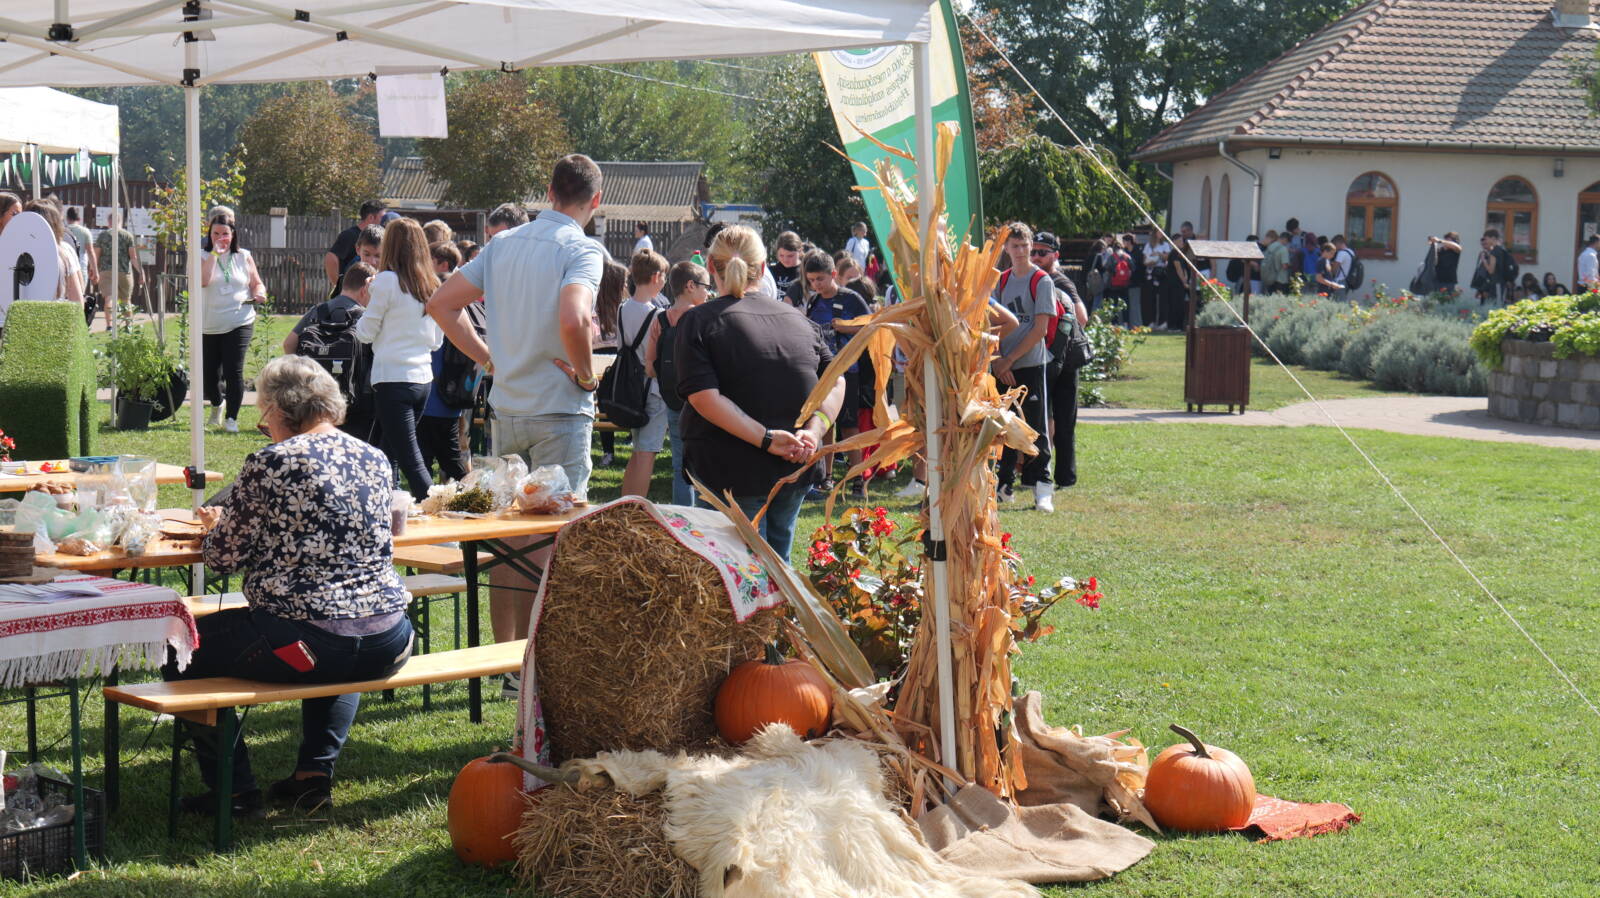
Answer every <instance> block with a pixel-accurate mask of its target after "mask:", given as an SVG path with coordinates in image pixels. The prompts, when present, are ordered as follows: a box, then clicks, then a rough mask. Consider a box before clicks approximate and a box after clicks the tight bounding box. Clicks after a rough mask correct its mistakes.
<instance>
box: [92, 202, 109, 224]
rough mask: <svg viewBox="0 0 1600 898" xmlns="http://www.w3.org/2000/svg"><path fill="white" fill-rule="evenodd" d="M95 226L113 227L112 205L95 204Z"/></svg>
mask: <svg viewBox="0 0 1600 898" xmlns="http://www.w3.org/2000/svg"><path fill="white" fill-rule="evenodd" d="M94 226H95V227H97V228H109V227H111V207H110V206H95V207H94Z"/></svg>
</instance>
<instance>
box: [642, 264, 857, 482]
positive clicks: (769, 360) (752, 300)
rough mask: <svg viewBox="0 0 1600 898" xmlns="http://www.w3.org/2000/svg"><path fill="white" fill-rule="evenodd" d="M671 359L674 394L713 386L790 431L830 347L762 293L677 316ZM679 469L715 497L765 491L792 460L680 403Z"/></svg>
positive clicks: (767, 423) (796, 313) (764, 421)
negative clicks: (674, 367) (675, 373)
mask: <svg viewBox="0 0 1600 898" xmlns="http://www.w3.org/2000/svg"><path fill="white" fill-rule="evenodd" d="M675 330H676V331H677V335H676V336H677V345H676V346H675V347H674V349H673V361H674V362H675V363H676V365H677V368H678V395H680V396H682V397H683V398H684V399H685V400H687V399H688V398H689V397H690V396H692V395H693V394H695V393H698V392H700V391H702V390H712V389H714V390H718V391H720V392H721V394H722V395H723V396H726V397H727V398H728V399H729V400H731V401H732V402H733V404H734V405H737V406H738V407H739V408H740V409H742V410H743V411H744V413H745V414H747V415H749V416H750V417H752V418H754V419H756V420H757V421H759V422H761V425H762V426H763V427H767V428H770V429H773V430H792V429H793V428H794V419H795V416H796V415H798V414H800V407H801V406H802V405H804V404H805V401H806V397H808V396H810V395H811V391H812V389H814V388H815V387H816V385H817V379H818V377H819V376H820V375H821V374H822V372H823V369H825V368H827V367H828V363H829V362H831V361H833V351H832V350H830V349H829V348H828V344H827V341H825V340H824V339H823V338H822V334H821V333H820V332H819V331H818V330H817V329H816V328H815V327H813V326H812V325H811V322H810V321H809V320H807V318H806V316H805V315H803V314H801V313H800V310H799V309H796V308H794V307H793V306H790V305H788V304H787V303H784V302H781V301H777V300H771V299H767V298H766V297H764V296H747V297H745V298H744V299H734V298H733V297H731V296H724V297H721V298H718V299H714V300H712V301H710V302H708V303H705V304H704V305H700V306H696V307H695V308H693V309H690V310H689V311H688V312H685V313H684V315H683V317H682V318H680V319H678V326H677V328H676V329H675ZM681 427H682V431H683V443H684V469H685V470H686V471H688V472H689V473H691V474H693V475H694V476H695V477H697V478H699V480H700V482H701V483H704V484H705V485H706V486H707V487H709V488H710V489H712V490H713V491H715V492H716V493H717V494H718V495H721V494H722V492H723V490H732V491H733V494H734V495H735V496H756V495H761V496H764V495H766V493H767V491H768V490H770V489H772V485H773V484H775V483H777V482H778V480H780V479H781V478H784V477H787V476H789V475H790V474H793V473H794V472H795V469H796V468H798V467H799V465H795V464H791V463H789V462H787V461H785V460H783V459H781V458H779V457H778V456H776V455H773V454H771V453H770V452H765V451H762V449H761V447H759V446H753V445H751V444H749V443H746V442H745V441H744V440H741V439H739V438H738V437H736V436H734V435H733V434H731V433H728V432H727V431H725V430H723V429H722V428H720V427H718V426H717V425H715V424H712V423H711V422H710V421H707V420H706V419H705V418H702V417H701V416H700V414H699V412H696V411H695V409H694V405H693V404H692V403H689V402H685V403H684V407H683V418H682V421H681Z"/></svg>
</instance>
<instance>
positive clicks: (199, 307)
mask: <svg viewBox="0 0 1600 898" xmlns="http://www.w3.org/2000/svg"><path fill="white" fill-rule="evenodd" d="M199 46H200V45H199V44H198V43H195V42H193V41H190V42H188V43H186V44H184V55H183V58H184V66H185V67H186V68H188V69H190V70H197V69H199V67H200V51H199ZM183 161H184V174H185V178H184V180H185V182H186V184H185V190H186V192H187V194H188V196H187V200H188V203H187V207H188V208H187V209H186V211H185V216H184V221H185V222H187V223H188V234H189V247H188V250H189V374H190V378H191V380H190V388H189V456H190V459H191V460H192V461H191V463H192V464H193V465H194V468H195V470H196V471H204V470H205V469H206V431H205V408H204V406H205V394H204V393H203V392H201V390H202V386H201V377H200V372H201V371H203V370H205V369H204V367H203V362H204V360H203V359H202V357H201V356H202V351H201V343H202V340H201V337H200V335H201V334H203V333H205V314H206V312H205V309H206V306H205V303H204V302H202V301H201V299H200V227H201V224H200V88H199V87H198V86H189V87H185V88H184V89H183ZM203 501H205V490H203V489H198V490H195V491H194V507H195V508H199V507H200V503H201V502H203ZM193 580H194V582H193V586H192V588H193V589H194V594H195V595H203V594H204V593H205V591H206V569H205V565H203V564H197V565H195V566H194V568H193ZM227 750H228V749H226V748H224V749H223V751H227ZM224 788H225V787H224Z"/></svg>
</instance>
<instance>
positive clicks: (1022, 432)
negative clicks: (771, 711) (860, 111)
mask: <svg viewBox="0 0 1600 898" xmlns="http://www.w3.org/2000/svg"><path fill="white" fill-rule="evenodd" d="M955 135H956V131H955V128H954V126H953V125H950V124H941V125H940V127H939V135H938V137H939V139H938V150H937V155H938V158H937V160H936V166H935V171H936V172H937V175H938V177H939V180H940V182H941V183H942V182H943V178H944V173H945V170H946V168H947V167H948V165H949V163H950V157H951V153H952V150H953V146H954V139H955ZM880 146H882V145H881V144H880ZM883 149H884V150H886V151H888V152H891V153H894V154H896V155H899V156H901V157H903V158H907V159H909V158H912V157H910V156H907V155H906V154H905V153H901V152H899V151H897V150H894V149H892V148H890V147H887V146H883ZM874 174H875V176H876V178H877V181H878V187H877V189H878V190H880V191H881V192H882V193H883V196H884V200H885V201H886V202H887V204H888V207H889V214H890V217H891V219H892V221H893V223H894V228H893V230H892V232H891V233H890V234H889V235H888V238H887V239H888V242H889V245H890V247H891V248H892V249H893V255H894V260H895V276H896V280H897V282H898V283H899V284H900V285H901V287H902V289H903V290H904V291H905V294H906V295H905V301H904V302H902V303H900V304H898V305H895V306H891V307H889V308H887V309H884V310H883V311H881V312H878V313H877V314H875V315H873V316H869V317H867V318H862V319H857V320H856V321H854V322H852V323H853V324H864V325H865V327H864V329H863V330H862V331H861V332H860V334H859V335H858V336H857V338H856V339H854V340H852V341H851V342H850V343H849V344H848V345H847V346H846V348H845V349H844V350H843V351H842V352H840V354H839V355H838V356H837V357H836V358H835V359H834V361H833V364H832V365H831V366H830V367H829V369H828V370H827V372H825V373H824V375H823V377H822V378H821V380H820V382H819V383H818V386H817V390H816V392H814V393H813V394H812V396H811V398H810V399H809V400H808V401H807V403H806V405H805V407H804V408H803V409H802V410H801V413H800V416H799V418H798V419H797V421H796V426H800V425H801V424H803V423H804V422H805V421H806V420H808V419H809V418H810V417H811V414H812V413H813V412H814V411H815V410H816V409H817V408H818V407H819V406H821V404H822V402H823V400H824V399H825V398H826V397H827V393H828V389H829V387H830V386H831V385H832V384H833V382H834V379H835V377H836V376H837V375H840V374H843V373H844V370H845V369H846V368H847V367H849V366H850V365H851V364H853V363H854V362H855V361H856V359H857V358H858V357H859V356H860V355H861V354H862V353H863V352H868V353H870V355H871V358H872V360H873V367H874V370H875V371H876V372H877V374H878V377H879V378H880V379H882V378H885V377H887V373H888V371H889V366H890V365H891V364H892V362H891V350H892V348H893V345H892V344H891V342H890V339H886V338H885V336H884V335H888V337H890V338H892V342H893V344H897V345H898V346H899V348H900V350H901V351H902V352H903V353H905V355H906V356H907V358H908V359H909V362H910V364H909V365H907V368H906V371H907V377H906V394H907V396H906V402H905V405H904V406H903V407H902V411H903V415H904V417H896V416H895V414H894V412H893V411H892V410H890V409H889V408H887V407H886V406H884V405H883V399H882V396H883V393H882V390H881V386H882V384H881V383H880V384H879V387H880V390H879V394H878V395H879V406H878V408H876V409H874V412H873V422H874V424H875V425H876V426H875V429H874V430H872V431H871V432H868V433H863V434H860V435H858V436H855V437H852V438H851V439H849V440H846V441H843V442H841V443H839V444H837V445H835V446H834V447H832V450H839V449H850V448H860V449H866V448H869V447H872V446H876V449H875V450H874V451H873V452H872V454H871V455H870V456H869V457H866V458H863V459H862V461H861V463H860V464H858V465H856V466H855V467H854V468H852V469H851V471H850V474H849V475H848V477H847V478H842V479H840V481H839V483H840V485H841V488H842V485H843V484H844V482H845V480H847V479H849V478H853V477H856V476H859V475H860V474H861V473H862V472H864V471H866V470H868V469H869V468H872V467H875V466H884V465H889V464H892V463H894V462H897V461H900V460H903V459H905V458H908V457H910V456H911V455H913V454H915V453H917V452H919V451H921V450H922V449H923V446H924V435H925V434H926V433H927V429H928V427H929V426H933V427H937V428H939V432H940V434H941V437H942V442H941V447H942V449H941V456H940V459H939V472H940V474H941V475H942V478H943V480H942V488H941V490H940V494H939V495H937V496H933V497H931V498H932V500H933V501H935V502H938V503H939V505H940V510H941V512H942V515H943V523H944V528H945V539H946V542H947V544H948V562H947V564H946V567H945V571H946V576H947V577H949V580H950V589H949V593H950V632H951V642H952V655H953V661H954V673H955V717H956V721H955V723H956V727H955V729H956V742H957V745H956V757H955V758H953V759H951V758H942V757H940V756H939V754H940V747H939V745H938V742H937V738H936V736H935V735H934V734H937V733H938V732H939V731H940V721H939V696H938V690H937V686H936V682H935V674H936V670H937V653H936V648H937V647H936V645H935V637H934V617H933V613H932V611H933V609H932V608H931V607H930V608H929V609H927V611H928V613H926V614H924V616H923V619H922V624H921V626H920V628H919V629H918V631H917V636H916V643H915V645H914V646H913V648H912V652H911V660H910V666H909V669H908V671H907V673H906V678H905V682H904V683H903V684H902V686H901V691H900V697H899V700H898V702H897V703H896V705H895V709H894V715H893V716H894V723H895V727H896V729H897V730H898V732H899V734H900V736H901V737H902V738H903V740H904V742H905V744H906V745H908V746H910V747H911V749H912V750H913V751H915V752H918V753H920V754H922V755H923V756H925V757H926V758H928V759H931V760H936V761H938V762H939V763H940V764H942V765H945V766H947V767H951V768H954V769H955V770H957V771H959V772H960V773H961V775H962V776H963V777H964V778H965V779H967V780H969V781H972V782H976V783H979V784H981V785H983V786H985V787H987V788H988V789H990V790H991V791H993V792H995V793H996V794H998V795H1000V796H1002V797H1005V798H1011V797H1013V796H1014V795H1015V794H1016V792H1017V791H1018V790H1020V789H1021V788H1024V787H1025V786H1026V780H1025V778H1024V776H1023V773H1022V762H1021V755H1020V753H1019V752H1018V751H1016V735H1015V732H1014V729H1013V727H1012V725H1011V656H1012V654H1013V653H1014V652H1015V651H1016V644H1015V642H1014V640H1013V638H1012V629H1011V625H1012V620H1013V619H1014V618H1015V617H1016V616H1017V613H1018V610H1019V609H1018V607H1017V600H1016V599H1015V598H1014V597H1013V594H1012V589H1011V571H1010V568H1009V567H1008V566H1007V565H1006V564H1005V550H1004V549H1003V548H1002V547H1001V545H1000V528H999V518H998V514H997V510H996V507H995V474H994V470H993V466H992V464H991V462H992V460H993V458H994V455H995V454H996V453H997V452H998V451H999V449H1000V448H1001V447H1002V446H1011V447H1013V448H1015V449H1017V450H1019V451H1022V452H1024V453H1027V454H1030V455H1031V454H1033V453H1034V452H1035V451H1036V450H1035V448H1034V440H1035V438H1036V437H1037V434H1036V433H1035V432H1034V431H1033V429H1032V428H1030V427H1028V425H1027V424H1026V423H1024V422H1023V420H1022V418H1021V416H1020V415H1019V414H1018V413H1017V411H1018V407H1019V405H1020V402H1021V398H1022V395H1023V394H1022V391H1021V390H1012V391H1010V392H1008V393H1005V394H1001V393H1000V392H999V391H998V390H997V388H996V386H995V381H994V378H993V377H992V376H990V374H989V363H990V359H991V357H992V355H993V353H994V338H993V337H992V336H991V334H990V332H989V311H988V309H989V296H990V294H991V292H992V291H993V289H994V286H995V282H996V280H998V278H999V273H998V272H997V271H996V270H995V264H996V262H997V261H998V260H999V257H1000V253H1001V249H1002V247H1003V243H1002V241H998V240H995V239H993V238H991V239H989V240H988V241H987V242H986V243H985V245H984V247H983V249H982V250H978V249H975V248H973V247H971V246H969V245H967V244H966V243H964V242H958V243H956V244H955V245H954V246H952V241H950V240H949V239H948V236H947V232H946V229H945V228H944V226H943V222H942V220H941V219H942V216H943V213H944V209H943V198H942V195H941V196H939V197H937V198H936V200H935V203H936V206H935V209H934V214H933V216H932V217H931V218H930V220H929V221H927V222H923V223H922V224H921V227H919V224H918V222H919V218H918V215H917V200H916V197H915V195H914V194H913V192H912V191H911V189H910V188H909V187H908V185H907V184H906V183H905V180H904V178H903V176H902V175H901V173H900V170H899V169H898V168H896V167H895V166H894V165H892V164H889V163H888V162H887V160H885V161H883V162H880V163H879V167H878V168H877V169H876V170H875V171H874ZM930 358H931V359H932V361H933V367H934V372H935V383H934V385H933V388H934V389H937V390H938V391H939V394H940V398H941V403H940V408H941V410H942V419H941V420H939V421H933V422H929V421H927V420H925V418H926V406H925V404H924V399H925V394H924V390H925V388H926V385H925V384H924V381H923V378H922V371H923V362H924V360H925V359H930ZM835 495H837V491H836V493H835ZM833 498H834V497H830V498H829V502H828V509H827V514H828V516H829V517H830V518H831V517H832V513H833ZM926 523H927V521H926V520H924V525H926ZM801 623H802V627H801V629H802V630H803V631H804V636H805V639H807V640H808V641H811V642H812V643H813V645H814V644H815V643H816V642H817V641H818V640H819V639H828V636H827V635H825V634H821V633H813V632H812V630H811V628H810V627H806V626H804V624H805V623H806V622H805V621H804V620H803V619H802V621H801ZM818 654H819V655H823V654H825V653H818ZM823 664H824V666H827V662H826V659H825V658H824V659H823ZM839 673H840V672H837V671H835V672H834V674H835V676H836V677H837V678H838V679H841V680H846V681H848V679H850V678H849V677H848V676H838V674H839ZM996 733H999V734H1000V735H999V738H998V739H997V738H996Z"/></svg>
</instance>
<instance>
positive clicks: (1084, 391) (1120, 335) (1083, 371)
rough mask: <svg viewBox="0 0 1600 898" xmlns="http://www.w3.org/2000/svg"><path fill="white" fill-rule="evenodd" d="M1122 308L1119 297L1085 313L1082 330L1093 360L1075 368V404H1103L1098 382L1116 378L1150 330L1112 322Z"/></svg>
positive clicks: (1087, 405)
mask: <svg viewBox="0 0 1600 898" xmlns="http://www.w3.org/2000/svg"><path fill="white" fill-rule="evenodd" d="M1123 308H1124V304H1123V302H1122V301H1121V300H1119V299H1107V300H1106V301H1105V302H1104V303H1101V305H1100V308H1098V309H1096V310H1095V312H1094V314H1093V315H1090V316H1089V326H1088V327H1086V328H1084V333H1085V335H1087V336H1088V338H1089V344H1090V345H1091V346H1093V347H1094V361H1092V362H1090V363H1089V364H1087V365H1085V366H1084V367H1082V368H1080V369H1078V405H1079V406H1082V407H1085V408H1089V407H1093V406H1097V405H1105V404H1106V399H1105V396H1104V395H1103V394H1102V393H1101V387H1100V385H1101V384H1103V383H1105V382H1106V381H1108V380H1114V379H1116V377H1117V375H1118V374H1119V373H1121V371H1122V367H1123V366H1124V365H1126V364H1128V360H1129V359H1131V358H1133V351H1134V350H1135V349H1138V348H1139V346H1140V345H1142V344H1143V343H1144V341H1145V337H1146V336H1148V335H1149V333H1150V329H1149V328H1147V327H1136V328H1131V329H1130V328H1126V327H1123V326H1122V325H1120V324H1116V323H1115V321H1116V319H1117V317H1118V316H1119V315H1121V314H1122V309H1123Z"/></svg>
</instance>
